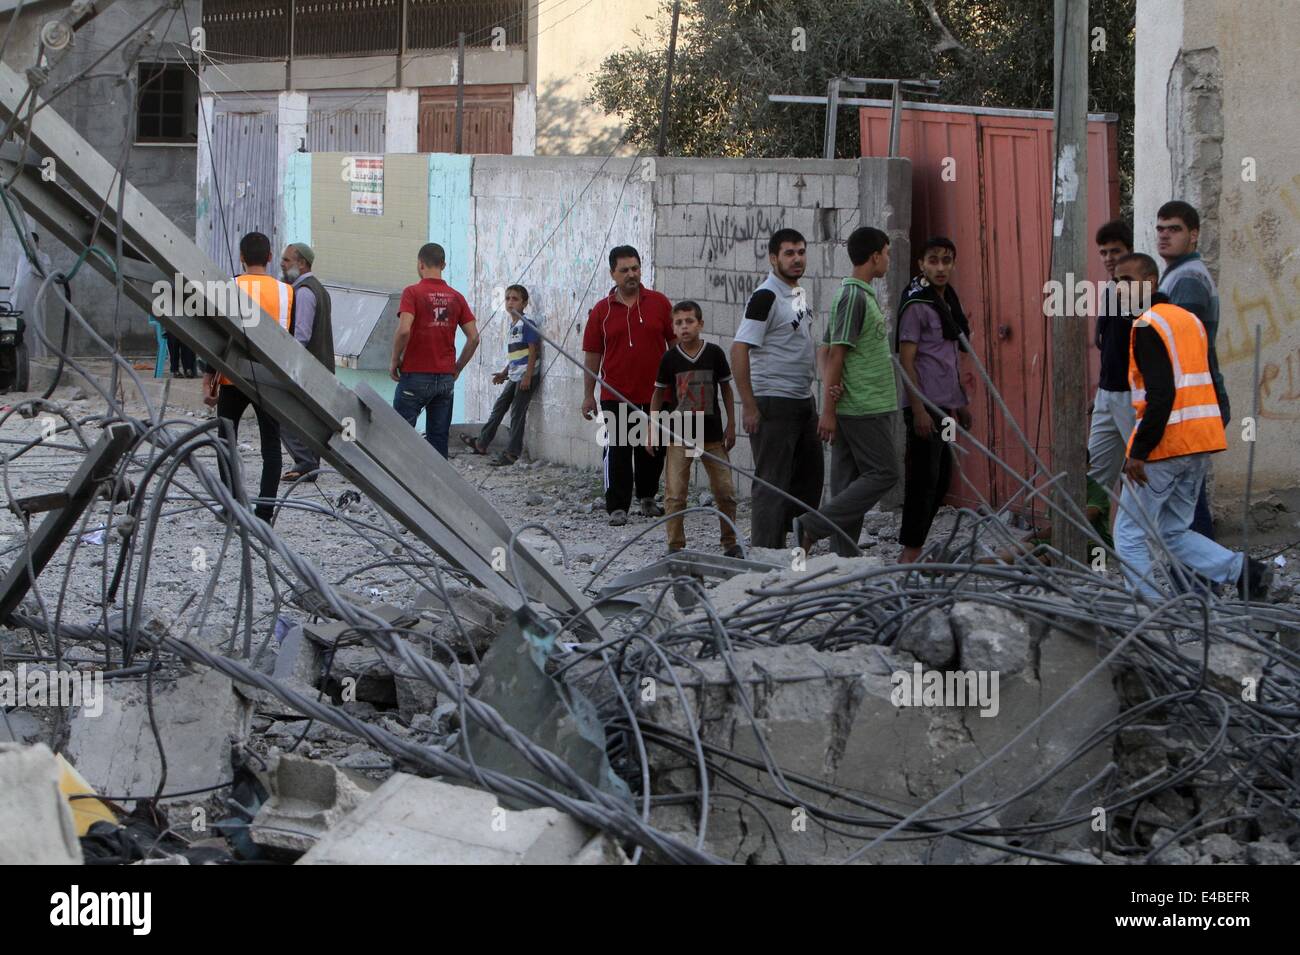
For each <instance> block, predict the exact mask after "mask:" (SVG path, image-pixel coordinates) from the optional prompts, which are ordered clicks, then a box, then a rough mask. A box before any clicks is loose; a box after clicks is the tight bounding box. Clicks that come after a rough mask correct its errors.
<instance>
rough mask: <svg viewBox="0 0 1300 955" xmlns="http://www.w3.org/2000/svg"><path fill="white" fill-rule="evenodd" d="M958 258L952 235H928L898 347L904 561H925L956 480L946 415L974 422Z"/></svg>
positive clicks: (901, 319)
mask: <svg viewBox="0 0 1300 955" xmlns="http://www.w3.org/2000/svg"><path fill="white" fill-rule="evenodd" d="M956 261H957V246H955V245H954V244H953V242H952V240H951V239H945V238H943V237H942V236H936V237H935V238H932V239H930V240H928V241H927V242H926V243H925V245H924V246H923V247H922V248H921V258H920V260H919V265H920V267H921V274H920V275H918V276H917V277H916V278H915V279H913V280H912V284H911V285H910V286H909V287H908V289H907V291H906V292H905V293H904V294H903V298H902V301H901V302H900V304H899V308H898V324H897V330H896V336H897V337H896V339H895V347H896V348H897V350H898V360H899V363H900V364H901V365H902V366H903V372H904V375H903V385H904V389H905V395H904V397H903V402H902V405H903V421H904V423H905V424H906V426H907V454H906V457H905V459H904V468H905V476H904V478H903V523H902V527H901V529H900V531H899V536H898V540H899V543H900V544H902V545H903V553H902V556H901V557H900V558H899V561H900V562H901V563H904V564H910V563H913V562H915V561H916V560H917V559H919V558H920V556H921V548H923V547H924V546H925V539H926V537H927V536H928V535H929V533H930V525H931V524H933V523H934V517H935V515H936V514H937V513H938V512H939V507H940V506H941V505H942V504H943V499H944V497H945V496H946V495H947V494H948V487H949V485H950V484H951V483H952V471H953V457H952V449H951V448H950V447H949V443H950V442H951V440H952V438H953V428H952V424H953V422H952V421H948V422H946V419H955V423H957V424H960V425H961V426H962V427H963V428H970V423H971V418H970V410H969V409H968V407H967V405H968V404H969V402H968V401H967V399H966V392H965V390H963V388H962V386H961V377H960V369H959V367H958V362H957V354H958V352H959V351H960V349H961V348H962V347H963V346H962V345H961V342H960V341H959V339H960V338H961V336H963V335H964V336H966V339H967V341H969V340H970V324H969V323H968V322H967V321H966V316H965V314H964V313H963V312H962V307H961V302H960V301H959V300H958V298H957V293H956V291H954V290H953V288H952V286H951V285H950V284H949V279H951V277H952V270H953V266H954V264H955V263H956ZM923 396H924V400H923ZM927 402H928V403H929V405H931V406H935V410H932V409H931V408H930V407H927ZM945 422H946V423H945ZM945 432H947V437H948V440H944V437H945Z"/></svg>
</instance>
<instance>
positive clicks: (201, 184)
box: [194, 93, 217, 247]
mask: <svg viewBox="0 0 1300 955" xmlns="http://www.w3.org/2000/svg"><path fill="white" fill-rule="evenodd" d="M216 111H217V98H216V97H215V96H213V95H212V94H211V93H203V94H200V95H199V151H198V163H197V168H196V170H195V175H194V203H195V205H194V241H195V242H197V243H199V245H200V247H201V246H202V244H203V241H202V239H201V238H200V237H201V236H202V235H203V234H205V233H206V232H207V231H208V228H209V220H210V219H211V217H212V117H213V116H215V115H216Z"/></svg>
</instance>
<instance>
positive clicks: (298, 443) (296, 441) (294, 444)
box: [280, 427, 320, 474]
mask: <svg viewBox="0 0 1300 955" xmlns="http://www.w3.org/2000/svg"><path fill="white" fill-rule="evenodd" d="M280 438H281V440H283V441H284V446H285V447H286V448H288V449H289V454H290V456H291V457H292V458H293V469H294V470H295V471H297V472H298V473H299V474H310V473H311V472H312V471H319V470H320V455H318V454H317V453H316V452H315V451H313V450H312V449H311V448H310V447H308V446H307V442H306V441H304V440H303V439H302V437H301V436H300V435H299V434H298V432H296V431H294V430H293V429H292V428H287V427H286V428H283V429H282V430H281V432H280Z"/></svg>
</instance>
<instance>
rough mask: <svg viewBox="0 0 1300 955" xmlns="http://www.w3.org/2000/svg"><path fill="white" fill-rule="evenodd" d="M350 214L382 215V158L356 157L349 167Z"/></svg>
mask: <svg viewBox="0 0 1300 955" xmlns="http://www.w3.org/2000/svg"><path fill="white" fill-rule="evenodd" d="M349 168H350V170H351V185H352V214H353V215H358V216H382V215H383V214H384V157H383V156H372V157H368V156H357V157H356V158H355V159H353V161H352V163H351V166H350V167H349Z"/></svg>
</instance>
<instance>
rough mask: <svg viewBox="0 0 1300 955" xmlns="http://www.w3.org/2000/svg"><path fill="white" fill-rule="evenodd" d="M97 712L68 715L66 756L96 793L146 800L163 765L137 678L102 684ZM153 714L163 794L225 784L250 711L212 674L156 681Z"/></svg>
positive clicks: (247, 726) (142, 686) (222, 678)
mask: <svg viewBox="0 0 1300 955" xmlns="http://www.w3.org/2000/svg"><path fill="white" fill-rule="evenodd" d="M104 689H105V693H104V712H103V713H102V714H101V715H100V716H98V717H91V716H86V715H85V714H84V712H82V711H75V712H74V714H73V717H72V720H71V723H70V725H69V733H70V736H69V740H68V746H67V749H66V750H65V754H66V755H67V757H68V760H69V761H70V762H71V763H72V764H73V765H74V766H76V767H77V771H78V772H80V773H81V775H82V776H84V777H85V778H86V781H87V782H89V783H90V785H91V786H93V787H94V788H95V790H96V791H97V792H101V793H105V794H107V795H110V796H114V797H117V796H131V797H138V798H147V797H151V796H153V794H154V791H155V790H156V789H157V788H158V782H159V780H160V778H161V774H162V764H161V762H160V761H159V757H158V743H157V742H156V741H155V739H154V735H153V730H152V729H151V728H150V720H149V707H148V704H147V701H146V694H145V683H144V681H143V680H139V681H131V682H127V681H125V680H115V681H113V682H112V683H107V684H105V687H104ZM153 709H154V715H155V718H156V722H157V725H158V732H159V735H160V736H161V738H162V746H163V749H164V751H165V752H166V754H167V786H166V788H167V790H169V791H171V792H179V791H182V790H192V789H202V788H204V787H207V786H215V785H217V784H219V783H222V782H225V781H226V780H228V779H230V775H231V762H230V756H231V744H232V742H234V741H238V740H242V739H244V738H245V737H246V736H247V735H248V733H249V730H250V726H251V712H250V709H249V707H248V705H247V703H246V702H245V701H244V699H243V698H242V697H240V696H239V695H238V694H236V693H235V692H234V688H233V686H232V684H231V681H230V679H229V678H228V677H226V676H225V675H223V674H221V673H219V672H217V671H216V670H204V671H203V672H201V673H198V674H193V675H185V676H181V677H179V678H178V679H175V680H169V679H165V678H155V680H154V687H153Z"/></svg>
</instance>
